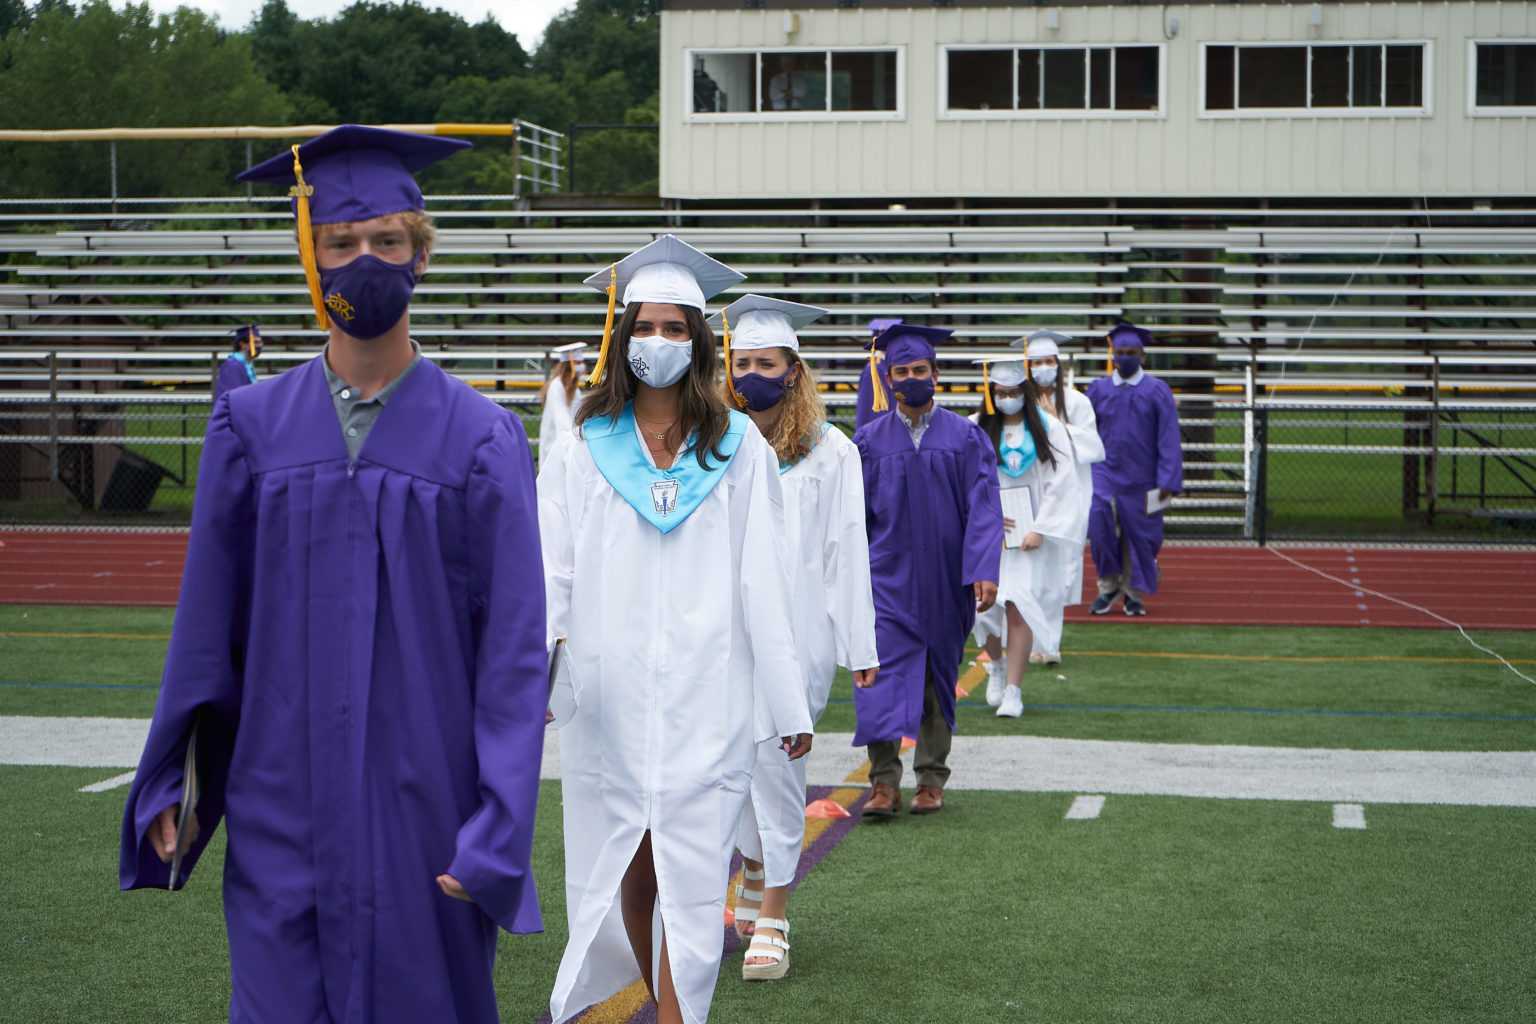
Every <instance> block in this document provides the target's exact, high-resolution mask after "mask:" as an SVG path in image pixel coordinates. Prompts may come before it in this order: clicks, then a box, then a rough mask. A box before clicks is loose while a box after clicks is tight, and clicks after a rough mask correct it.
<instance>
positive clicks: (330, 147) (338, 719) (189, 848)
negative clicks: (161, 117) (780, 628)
mask: <svg viewBox="0 0 1536 1024" xmlns="http://www.w3.org/2000/svg"><path fill="white" fill-rule="evenodd" d="M465 145H467V144H466V143H462V142H458V141H456V140H452V139H441V138H430V137H425V136H418V135H410V134H405V133H401V132H391V131H383V130H379V129H372V128H362V127H358V126H356V125H346V126H343V127H341V128H337V129H335V130H334V131H331V132H328V133H326V134H325V135H321V136H319V137H318V138H315V139H312V140H310V141H309V142H306V143H304V144H303V145H301V146H298V147H296V152H292V153H290V152H284V153H283V154H281V155H280V156H278V157H276V158H274V159H273V160H270V161H267V162H266V163H263V164H260V165H258V166H256V167H253V168H251V169H249V170H247V171H246V172H244V174H242V175H241V177H242V178H246V179H250V180H256V181H268V182H277V183H279V184H288V185H290V186H294V187H295V189H294V192H292V193H291V194H294V195H295V205H296V207H297V210H296V212H297V214H298V219H299V234H300V249H301V255H302V257H303V262H304V265H305V274H306V277H307V279H308V280H309V282H310V286H311V297H312V299H313V300H314V305H315V311H316V314H317V316H318V317H319V318H320V322H321V325H322V327H328V330H329V336H328V339H327V342H326V346H325V349H324V350H323V351H322V352H321V354H320V355H319V356H317V357H316V358H315V359H313V360H311V361H310V362H308V363H306V364H304V365H302V366H299V367H297V368H295V369H292V370H289V371H287V372H285V373H283V374H281V375H280V376H277V377H274V378H271V379H268V380H264V381H262V382H261V383H259V384H256V385H253V386H251V387H247V388H240V389H237V390H235V391H233V392H231V393H229V394H227V395H225V396H224V397H222V398H220V399H219V401H218V403H217V405H216V406H215V408H214V410H213V414H212V417H211V419H210V421H209V424H208V434H207V439H206V441H205V443H204V448H203V455H202V462H201V464H200V467H199V476H198V482H197V497H196V501H195V504H194V506H193V514H192V532H191V538H190V542H189V545H188V550H187V561H186V569H185V572H184V575H183V577H182V586H181V597H180V600H179V601H178V602H177V609H176V621H175V625H174V628H173V630H172V634H171V643H170V651H169V653H168V655H167V657H166V665H165V674H164V678H163V680H162V683H161V690H160V699H159V702H158V704H157V705H156V708H155V717H154V722H153V723H152V725H151V726H150V731H149V739H148V743H147V745H146V746H145V749H144V754H143V757H142V759H141V760H140V762H139V770H138V773H137V776H136V778H135V779H134V783H133V788H132V791H131V792H130V794H129V797H128V806H127V809H126V811H125V813H124V817H123V830H122V853H121V861H120V875H121V884H122V887H123V888H124V889H134V888H151V887H153V888H166V887H167V886H168V885H169V884H170V883H172V881H173V880H172V878H171V868H170V865H169V864H168V863H167V862H168V861H170V860H171V859H172V854H173V849H174V848H175V847H176V845H177V843H178V840H177V833H176V821H177V812H178V811H179V809H180V806H179V801H180V799H181V797H180V794H181V786H182V778H183V764H184V760H185V755H186V751H187V747H188V736H189V733H190V732H191V731H192V729H193V726H194V722H195V723H196V735H197V760H198V762H199V763H198V768H197V774H198V775H199V776H200V777H201V798H200V800H199V801H198V802H197V803H196V805H195V806H196V820H195V822H193V821H192V820H191V819H189V820H188V825H187V829H186V834H187V836H188V838H189V839H190V840H191V841H190V843H188V844H185V845H186V852H185V855H184V859H182V860H181V863H180V871H179V872H178V874H179V876H180V877H178V878H177V879H175V880H174V881H175V882H176V883H177V884H179V883H180V882H182V881H184V880H185V877H186V875H187V874H188V873H190V871H191V870H192V867H193V865H195V863H196V862H197V859H198V856H199V855H200V854H201V853H202V852H203V850H204V849H205V847H206V845H207V843H208V840H209V838H210V837H211V836H212V835H213V832H214V829H215V828H216V827H217V825H218V822H219V819H220V818H221V817H222V818H223V819H224V821H225V828H226V830H227V833H228V852H227V853H226V855H225V862H224V916H225V923H226V925H227V928H228V932H229V950H230V973H231V975H232V980H233V991H232V994H231V998H230V1020H231V1021H240V1022H245V1021H261V1022H267V1021H270V1022H276V1024H294V1022H300V1021H302V1022H336V1024H340V1022H343V1021H348V1022H351V1021H356V1022H400V1024H406V1022H410V1024H420V1022H422V1021H455V1022H465V1021H473V1022H483V1024H491V1022H494V1021H496V1020H497V1009H496V997H495V991H494V988H493V986H492V978H491V968H492V960H493V958H494V956H495V951H496V936H497V926H498V925H500V926H501V927H503V928H506V929H508V930H510V931H514V932H531V931H538V930H540V928H541V927H542V921H541V919H540V916H539V908H538V901H537V898H536V896H535V894H534V888H533V879H532V878H531V876H530V874H529V855H530V849H531V845H532V830H533V817H534V806H535V801H536V797H537V787H538V781H539V778H538V777H539V761H540V752H541V748H542V744H543V734H544V712H545V707H546V702H547V697H548V678H547V677H548V668H547V661H546V656H545V637H544V629H545V626H544V588H543V587H542V586H541V585H540V584H539V582H538V579H537V571H538V566H539V565H540V548H539V536H538V517H537V510H536V497H535V492H534V484H533V461H532V457H531V455H530V453H529V448H528V442H527V439H526V438H525V437H524V436H523V431H522V428H521V426H520V425H519V423H518V421H517V419H516V418H515V417H514V416H512V415H510V414H509V413H508V412H507V411H505V410H503V409H501V408H500V407H498V406H497V405H495V404H494V403H492V402H491V401H489V400H488V399H486V398H485V397H483V396H481V395H479V394H477V393H476V392H475V391H474V390H472V389H471V388H469V387H468V386H467V385H465V384H463V383H462V382H460V381H458V380H456V379H454V378H452V377H450V376H448V375H447V374H445V373H444V372H443V371H441V370H440V369H438V367H437V366H436V365H435V364H434V363H432V362H430V361H428V360H425V359H423V358H422V356H421V349H420V347H419V346H418V345H417V344H416V343H415V342H414V341H413V340H412V339H411V336H410V319H409V315H408V313H407V305H408V303H409V301H410V297H411V293H412V290H413V289H414V287H415V284H416V281H417V279H418V278H419V277H420V275H421V274H422V272H423V271H424V270H425V269H426V265H427V258H428V251H429V249H430V244H431V241H432V226H431V221H430V220H429V219H428V218H427V217H426V215H425V213H423V212H422V205H423V204H422V198H421V193H420V191H419V189H418V188H417V186H416V182H415V181H414V180H413V179H412V177H411V172H412V171H414V170H418V169H420V168H422V167H424V166H426V165H428V164H430V163H432V162H434V161H436V160H439V159H441V158H442V157H444V156H446V155H448V154H450V153H452V152H454V151H456V150H457V149H459V148H462V147H463V146H465ZM296 177H297V178H298V180H297V181H295V178H296ZM311 225H313V226H311ZM311 238H313V240H314V241H315V243H316V244H315V246H314V248H313V249H310V248H309V247H308V245H307V244H306V243H307V242H308V241H309V240H310V239H311ZM316 254H318V258H316ZM530 572H532V573H533V574H534V578H533V579H532V580H530V576H529V574H530ZM194 834H195V836H196V838H195V839H193V838H191V837H192V836H193V835H194ZM167 952H174V951H167Z"/></svg>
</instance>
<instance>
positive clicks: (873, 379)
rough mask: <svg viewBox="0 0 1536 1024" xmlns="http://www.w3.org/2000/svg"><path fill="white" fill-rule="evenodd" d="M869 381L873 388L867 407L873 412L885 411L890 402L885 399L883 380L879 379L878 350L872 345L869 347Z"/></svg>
mask: <svg viewBox="0 0 1536 1024" xmlns="http://www.w3.org/2000/svg"><path fill="white" fill-rule="evenodd" d="M869 383H870V384H871V385H872V386H873V387H874V389H875V397H874V399H873V400H872V401H871V402H870V404H869V407H870V408H871V409H873V410H874V411H875V412H885V410H887V409H889V408H890V407H891V404H890V403H889V402H887V401H886V400H885V382H884V381H882V380H881V379H880V350H879V349H877V348H875V347H873V346H871V347H870V349H869Z"/></svg>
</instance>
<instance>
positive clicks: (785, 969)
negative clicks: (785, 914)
mask: <svg viewBox="0 0 1536 1024" xmlns="http://www.w3.org/2000/svg"><path fill="white" fill-rule="evenodd" d="M757 928H758V930H757V931H755V932H753V933H752V944H751V945H750V946H748V947H747V955H746V957H745V959H747V960H767V961H769V962H768V963H766V964H749V963H743V964H742V965H741V980H743V981H777V980H778V979H780V978H782V977H784V975H786V974H788V973H789V942H788V941H787V939H788V936H789V922H788V921H785V920H782V919H780V918H777V917H763V918H759V919H758V922H757ZM764 928H772V929H774V930H775V931H777V932H778V933H779V935H783V936H784V938H779V937H778V936H777V935H764V934H763V932H762V929H764Z"/></svg>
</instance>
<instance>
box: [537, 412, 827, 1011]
mask: <svg viewBox="0 0 1536 1024" xmlns="http://www.w3.org/2000/svg"><path fill="white" fill-rule="evenodd" d="M743 419H745V417H743ZM591 429H592V421H588V423H587V424H586V425H584V428H583V430H584V431H590V430H591ZM634 443H635V444H636V445H638V446H640V450H641V451H644V446H643V444H642V442H641V439H640V438H639V436H638V435H637V436H636V437H635V439H634ZM645 457H646V460H647V461H649V455H646V456H645ZM693 458H694V456H693V454H692V453H684V454H683V455H681V456H679V462H681V461H682V460H684V459H687V460H692V459H693ZM655 472H656V473H657V475H658V476H660V475H661V473H660V471H659V470H658V471H655ZM721 472H723V474H724V475H723V477H722V478H721V479H720V480H719V482H718V483H717V484H716V485H715V486H714V487H713V488H712V489H711V490H710V491H709V493H708V494H707V495H706V496H705V497H704V499H703V501H702V503H701V504H700V505H699V506H698V507H697V508H696V509H695V510H694V511H692V513H691V514H688V515H687V517H686V518H685V519H684V520H683V521H682V522H681V523H680V524H678V525H676V526H675V527H673V528H672V529H671V530H670V532H667V533H662V532H661V531H660V530H659V529H657V527H655V526H653V525H652V524H651V523H650V522H649V521H647V520H646V519H645V518H642V516H641V515H640V514H639V513H637V512H636V511H635V509H634V508H632V507H631V506H630V505H629V504H628V503H627V502H626V501H625V499H624V498H623V497H622V496H621V495H620V494H619V493H618V492H617V491H616V490H615V489H614V487H613V486H612V485H610V484H609V482H608V480H607V479H606V478H605V477H604V475H603V473H602V472H601V471H600V470H599V469H598V467H597V463H596V462H595V461H594V459H593V456H592V453H591V451H590V449H589V447H588V441H587V440H585V439H584V438H583V437H582V436H580V435H576V434H572V435H568V436H566V437H564V438H562V439H561V440H560V441H559V442H558V443H557V444H556V446H555V447H554V448H553V449H551V450H550V452H549V453H548V455H547V461H546V464H545V467H544V470H543V471H542V472H541V473H540V475H539V484H538V487H539V530H540V533H541V536H542V543H543V549H544V573H545V592H546V598H547V605H548V608H547V612H548V622H549V629H550V635H551V638H553V637H557V636H565V637H567V650H568V654H567V657H568V665H569V668H570V675H571V682H572V685H573V688H574V697H575V711H574V713H573V714H572V715H571V717H570V719H569V722H568V723H567V724H566V725H565V726H564V728H563V729H562V730H561V733H560V774H561V784H562V791H563V796H564V818H565V871H566V875H565V877H566V916H567V921H568V923H569V926H570V938H569V941H568V944H567V945H566V948H565V954H564V956H563V958H562V959H561V962H560V969H559V972H558V974H557V976H556V978H555V986H554V991H553V992H552V993H551V995H550V1013H551V1015H552V1017H553V1019H554V1021H556V1022H559V1021H563V1020H566V1019H568V1018H569V1017H571V1016H572V1015H574V1014H576V1013H578V1012H579V1011H581V1010H582V1009H584V1008H585V1007H587V1006H589V1005H591V1004H593V1003H596V1002H600V1001H602V1000H604V999H607V998H608V997H610V996H612V995H613V994H615V993H616V992H618V991H619V990H621V989H623V988H624V987H625V986H627V985H629V984H631V983H632V982H634V981H636V980H638V979H639V977H640V971H639V968H638V967H637V965H636V964H635V960H634V954H633V952H632V951H631V949H630V946H629V942H628V940H627V938H626V935H625V932H624V925H623V919H622V916H621V914H620V908H619V899H618V895H619V883H620V880H621V878H622V877H623V874H624V871H625V869H626V868H627V867H628V865H629V863H630V861H631V860H632V859H633V857H634V854H635V851H636V850H637V849H638V847H639V844H640V842H641V839H642V838H643V837H644V833H645V832H646V831H647V830H649V831H650V833H651V849H652V852H653V855H654V858H655V866H656V881H657V886H658V899H657V913H658V919H657V925H658V926H661V925H662V924H663V923H664V927H665V930H666V941H667V952H668V956H669V958H670V960H671V965H672V979H673V982H674V985H675V986H676V990H677V995H678V1001H679V1003H680V1004H681V1007H682V1012H683V1018H684V1020H687V1021H691V1022H692V1021H703V1020H705V1019H706V1018H707V1017H708V1014H709V1004H710V1000H711V998H712V996H713V995H714V987H715V977H716V974H717V973H718V971H719V966H720V948H721V945H720V944H721V940H722V933H721V928H722V921H723V919H724V912H725V888H726V882H727V880H728V873H729V868H730V857H731V851H732V848H733V847H734V845H735V840H736V826H737V823H738V822H739V821H740V817H741V806H742V803H743V802H744V800H745V799H746V794H747V787H748V784H749V783H750V778H751V772H752V765H753V759H754V756H755V754H756V750H757V743H758V741H760V740H765V739H767V738H768V737H770V736H792V735H795V734H797V733H802V732H810V731H811V716H810V713H809V711H808V710H807V708H806V703H805V689H804V687H803V686H802V685H801V678H802V675H801V671H800V665H799V661H798V659H797V658H796V656H795V647H794V635H793V627H792V624H791V612H790V596H789V586H790V580H789V573H788V571H787V567H788V565H789V559H788V556H787V549H786V546H785V540H784V529H785V527H784V502H783V490H782V487H781V485H780V481H779V473H778V460H777V459H776V457H775V456H774V452H773V449H772V448H771V447H769V445H768V443H767V442H766V441H765V440H763V437H762V435H761V434H759V433H758V431H757V428H756V427H755V426H753V425H752V424H751V422H750V421H748V422H747V423H746V427H745V432H744V436H743V438H742V440H741V443H740V446H739V448H738V449H737V451H736V454H735V456H734V458H733V459H732V460H731V463H730V465H729V466H728V467H726V468H725V469H724V470H722V471H721ZM653 949H654V956H655V957H657V958H659V956H660V950H661V943H660V941H656V942H655V943H654V945H653ZM655 966H656V965H655V962H654V961H653V964H652V967H653V971H654V969H655Z"/></svg>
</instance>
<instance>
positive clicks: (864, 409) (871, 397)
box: [853, 359, 896, 430]
mask: <svg viewBox="0 0 1536 1024" xmlns="http://www.w3.org/2000/svg"><path fill="white" fill-rule="evenodd" d="M872 377H873V379H871V378H872ZM876 388H879V389H880V390H881V391H884V392H885V409H886V412H889V411H891V410H892V409H894V408H896V399H895V398H893V397H891V387H890V385H889V384H887V383H886V382H885V376H884V375H883V374H882V375H880V376H878V377H874V376H873V375H872V374H871V373H870V372H869V360H867V359H866V360H864V368H863V369H862V370H860V371H859V391H858V394H857V395H856V396H855V398H854V406H853V428H854V429H855V430H857V429H859V428H860V427H862V426H863V425H864V424H866V423H868V422H869V421H870V420H872V419H874V418H875V417H876V416H884V415H885V413H883V412H875V389H876Z"/></svg>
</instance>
